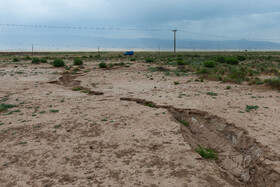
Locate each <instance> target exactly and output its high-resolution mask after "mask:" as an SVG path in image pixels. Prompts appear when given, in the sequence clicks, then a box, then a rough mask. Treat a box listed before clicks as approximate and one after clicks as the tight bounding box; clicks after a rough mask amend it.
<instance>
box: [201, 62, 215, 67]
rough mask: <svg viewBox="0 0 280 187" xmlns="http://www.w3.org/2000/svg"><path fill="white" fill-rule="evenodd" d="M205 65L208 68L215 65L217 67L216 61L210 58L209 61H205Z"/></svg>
mask: <svg viewBox="0 0 280 187" xmlns="http://www.w3.org/2000/svg"><path fill="white" fill-rule="evenodd" d="M203 65H204V66H205V67H207V68H213V67H215V62H214V61H212V60H209V61H205V62H203Z"/></svg>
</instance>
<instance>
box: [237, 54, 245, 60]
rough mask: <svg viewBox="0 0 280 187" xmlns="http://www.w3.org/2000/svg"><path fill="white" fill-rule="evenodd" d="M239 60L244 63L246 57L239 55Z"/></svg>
mask: <svg viewBox="0 0 280 187" xmlns="http://www.w3.org/2000/svg"><path fill="white" fill-rule="evenodd" d="M237 59H238V60H239V61H244V60H246V56H242V55H239V56H237Z"/></svg>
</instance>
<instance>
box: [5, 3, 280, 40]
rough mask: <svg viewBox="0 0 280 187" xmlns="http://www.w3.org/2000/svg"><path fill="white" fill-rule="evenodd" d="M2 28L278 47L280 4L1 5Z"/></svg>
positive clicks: (15, 31) (17, 31)
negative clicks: (251, 42)
mask: <svg viewBox="0 0 280 187" xmlns="http://www.w3.org/2000/svg"><path fill="white" fill-rule="evenodd" d="M0 6H1V11H0V24H1V23H2V24H5V23H13V24H38V25H54V26H86V27H102V28H108V29H109V28H140V29H145V28H156V29H160V30H158V31H145V30H138V31H125V30H122V31H116V30H103V31H98V30H90V31H86V30H82V31H81V30H78V31H77V30H63V29H46V28H20V27H7V26H0V37H6V36H7V35H18V36H21V35H23V34H34V35H38V36H39V35H44V36H46V35H48V34H55V35H62V34H73V35H93V36H98V37H109V38H126V37H129V38H139V37H147V38H162V39H170V38H172V32H171V29H173V28H176V29H178V30H179V31H178V38H180V39H201V40H204V39H207V40H228V39H251V40H269V41H274V42H280V36H279V32H280V1H279V0H192V1H190V0H172V1H171V0H169V1H167V0H166V1H164V0H0Z"/></svg>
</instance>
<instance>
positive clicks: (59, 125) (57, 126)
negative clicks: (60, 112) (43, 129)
mask: <svg viewBox="0 0 280 187" xmlns="http://www.w3.org/2000/svg"><path fill="white" fill-rule="evenodd" d="M53 127H54V128H56V129H57V128H60V127H61V124H57V125H55V126H53Z"/></svg>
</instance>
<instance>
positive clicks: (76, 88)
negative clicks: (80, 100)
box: [72, 86, 83, 91]
mask: <svg viewBox="0 0 280 187" xmlns="http://www.w3.org/2000/svg"><path fill="white" fill-rule="evenodd" d="M82 89H83V87H81V86H78V87H74V88H72V90H73V91H80V90H82Z"/></svg>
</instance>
